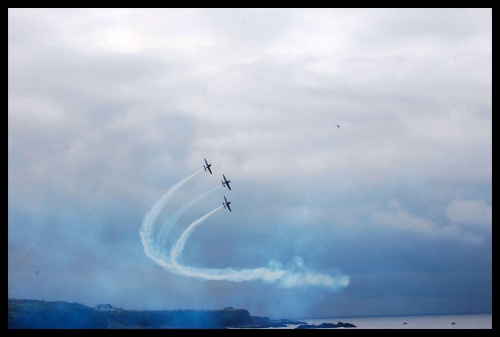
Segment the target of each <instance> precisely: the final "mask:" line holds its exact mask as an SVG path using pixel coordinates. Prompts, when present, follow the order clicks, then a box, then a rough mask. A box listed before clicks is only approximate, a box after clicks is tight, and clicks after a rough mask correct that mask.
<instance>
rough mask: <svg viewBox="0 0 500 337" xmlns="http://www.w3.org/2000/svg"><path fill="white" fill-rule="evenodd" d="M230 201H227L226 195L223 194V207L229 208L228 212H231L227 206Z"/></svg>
mask: <svg viewBox="0 0 500 337" xmlns="http://www.w3.org/2000/svg"><path fill="white" fill-rule="evenodd" d="M230 203H231V201H227V199H226V196H224V201H223V202H222V204H223V205H224V208H226V207H227V209H229V212H231V207H229V204H230Z"/></svg>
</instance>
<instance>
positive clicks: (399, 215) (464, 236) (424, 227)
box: [371, 199, 491, 244]
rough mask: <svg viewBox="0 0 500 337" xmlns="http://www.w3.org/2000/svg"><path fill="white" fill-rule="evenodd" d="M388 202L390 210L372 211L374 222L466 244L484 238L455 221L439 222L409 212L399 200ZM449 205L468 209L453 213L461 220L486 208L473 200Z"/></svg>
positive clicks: (482, 240) (477, 242) (478, 241)
mask: <svg viewBox="0 0 500 337" xmlns="http://www.w3.org/2000/svg"><path fill="white" fill-rule="evenodd" d="M388 204H389V208H390V211H388V212H385V211H375V212H373V214H372V217H371V219H372V221H373V222H374V223H376V224H378V225H381V226H388V227H391V228H394V229H398V230H401V231H408V232H414V233H418V234H421V235H423V236H424V237H427V238H430V239H453V240H460V241H462V242H464V243H467V244H481V243H483V242H484V240H485V235H484V234H478V233H473V232H471V231H469V229H468V228H467V227H465V226H460V225H458V224H456V223H451V224H439V223H437V222H435V221H431V220H429V219H427V218H424V217H421V216H418V215H413V214H410V213H409V212H408V211H406V210H404V209H402V208H401V207H400V205H399V202H398V201H397V200H395V199H391V200H389V203H388ZM450 205H452V207H451V209H454V208H455V207H459V208H460V209H461V210H464V208H465V209H468V210H469V212H467V211H465V210H464V212H462V213H460V212H458V213H454V215H455V216H458V217H460V219H461V220H464V219H468V220H470V217H472V216H473V215H476V216H479V213H480V214H483V213H482V212H484V211H485V208H486V209H487V207H484V205H483V204H478V203H474V202H473V203H470V202H465V203H464V202H461V201H459V202H455V201H454V202H452V203H451V204H450ZM486 206H487V205H486ZM449 210H450V206H448V207H447V209H446V211H447V213H448V214H449ZM490 212H491V208H490ZM490 217H491V213H490ZM483 218H484V216H483ZM476 220H477V219H476ZM457 222H458V221H457ZM490 224H491V220H490Z"/></svg>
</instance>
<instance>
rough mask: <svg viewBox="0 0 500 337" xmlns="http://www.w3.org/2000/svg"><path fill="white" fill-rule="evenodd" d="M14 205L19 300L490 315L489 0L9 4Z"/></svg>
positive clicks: (13, 262) (301, 313)
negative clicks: (449, 0) (219, 5)
mask: <svg viewBox="0 0 500 337" xmlns="http://www.w3.org/2000/svg"><path fill="white" fill-rule="evenodd" d="M335 124H339V125H340V127H341V128H342V129H339V128H337V127H336V126H335ZM203 158H207V160H208V162H209V163H211V164H212V166H211V169H212V171H213V174H212V175H210V174H209V173H208V172H205V171H203V163H204V162H203ZM200 170H201V171H200ZM222 174H225V175H226V177H227V178H228V179H230V180H231V188H232V190H231V191H229V190H228V189H226V188H223V187H222V185H221V183H220V180H221V178H222ZM187 177H190V179H189V181H185V184H182V185H180V184H179V185H177V184H178V183H180V182H181V181H183V179H185V178H187ZM217 186H220V187H219V188H216V187H217ZM224 195H225V196H226V197H227V198H228V200H230V201H231V208H232V212H231V213H229V212H228V211H227V210H225V209H223V208H219V206H222V200H223V196H224ZM8 201H9V204H8V296H9V297H14V298H33V299H44V300H63V301H69V302H80V303H83V304H86V305H89V306H95V305H96V304H98V303H110V304H112V305H114V306H116V307H121V308H124V309H220V308H224V307H227V306H232V307H235V308H245V309H248V310H249V311H250V313H251V314H252V315H261V316H270V317H286V318H294V317H328V316H330V317H333V316H338V317H340V316H358V315H360V316H363V315H395V314H435V313H475V312H491V307H492V299H491V296H492V10H491V9H9V10H8ZM216 209H217V211H215V213H210V212H212V211H214V210H216ZM153 213H154V214H153ZM207 214H210V215H209V216H208V217H205V215H207ZM153 215H154V216H153ZM200 219H201V220H202V221H201V222H200V221H198V220H200ZM145 227H147V228H146V229H147V231H148V232H147V233H148V235H149V237H148V238H145V236H144V235H145V234H144V233H145V232H144V231H145ZM187 231H190V232H189V233H187ZM167 234H168V235H167ZM187 234H189V236H187ZM183 237H184V239H185V240H184V242H183V243H182V244H180V241H182V240H183V239H182V238H183ZM179 245H180V246H179ZM176 247H177V249H179V247H181V250H182V251H181V252H180V253H179V254H178V255H177V256H176V258H177V260H175V264H173V262H174V261H172V256H171V255H170V253H171V249H175V248H176ZM173 265H174V267H178V268H177V269H176V268H172V266H173ZM188 269H189V272H187V270H188ZM259 270H260V271H262V270H264V271H277V272H284V273H287V274H286V275H289V276H291V277H290V279H291V280H294V281H298V280H302V281H303V282H284V278H283V277H281V278H280V277H278V279H273V280H271V279H266V278H264V277H256V278H250V279H247V280H240V279H230V277H228V274H230V273H236V274H238V273H239V274H241V273H243V272H244V271H249V272H251V273H253V272H256V271H259ZM207 273H212V274H214V273H219V274H220V273H222V274H224V275H225V276H224V275H223V277H221V278H220V279H215V278H210V277H209V278H203V277H201V274H203V275H205V274H207ZM280 275H281V274H280ZM305 275H306V276H307V275H309V276H311V277H305ZM226 276H227V277H226ZM316 276H319V278H320V279H321V280H323V281H325V282H326V283H328V282H329V281H331V280H333V281H339V280H340V281H341V282H340V283H335V282H334V283H335V284H336V285H335V286H328V285H326V286H325V284H324V283H325V282H323V283H321V282H319V283H318V282H316V281H315V280H317V278H315V277H316ZM321 277H322V278H321ZM328 284H329V283H328Z"/></svg>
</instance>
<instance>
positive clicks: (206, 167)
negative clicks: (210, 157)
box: [203, 158, 212, 174]
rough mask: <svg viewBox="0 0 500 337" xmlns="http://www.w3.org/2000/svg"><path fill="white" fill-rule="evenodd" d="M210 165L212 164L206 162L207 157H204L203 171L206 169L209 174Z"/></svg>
mask: <svg viewBox="0 0 500 337" xmlns="http://www.w3.org/2000/svg"><path fill="white" fill-rule="evenodd" d="M210 166H212V164H209V163H208V162H207V158H205V165H203V168H204V169H205V171H206V170H207V169H208V172H210V174H212V170H211V169H210Z"/></svg>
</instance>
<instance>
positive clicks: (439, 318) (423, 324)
mask: <svg viewBox="0 0 500 337" xmlns="http://www.w3.org/2000/svg"><path fill="white" fill-rule="evenodd" d="M491 319H492V315H491V314H474V315H421V316H384V317H342V318H317V319H307V318H306V319H298V320H299V321H302V322H306V323H307V324H315V325H319V324H321V323H335V324H337V323H338V322H344V323H352V324H354V325H356V328H348V329H492V323H491ZM405 323H406V324H405ZM452 323H455V324H452ZM295 327H297V325H289V326H288V327H287V329H295Z"/></svg>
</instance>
